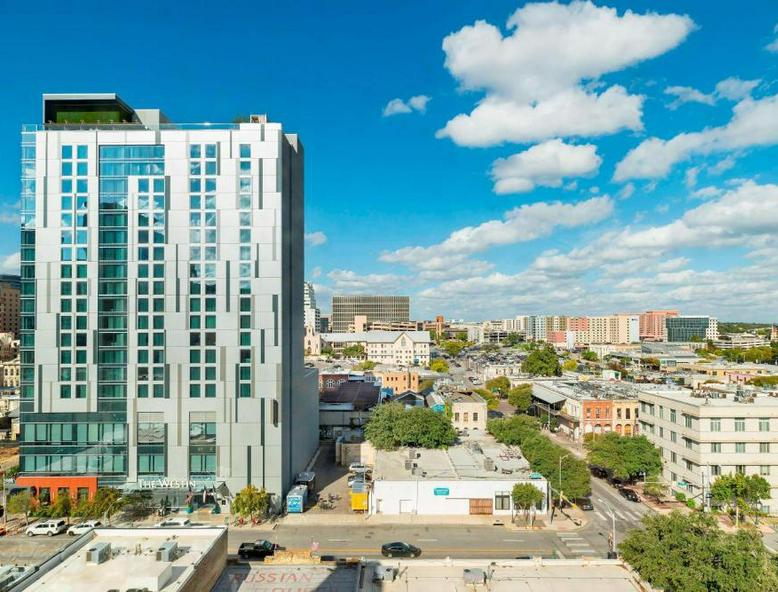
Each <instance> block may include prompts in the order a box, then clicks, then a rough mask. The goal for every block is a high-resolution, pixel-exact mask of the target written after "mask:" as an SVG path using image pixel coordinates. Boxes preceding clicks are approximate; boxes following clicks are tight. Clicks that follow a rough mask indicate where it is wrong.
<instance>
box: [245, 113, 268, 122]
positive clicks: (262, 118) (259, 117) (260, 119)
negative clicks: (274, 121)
mask: <svg viewBox="0 0 778 592" xmlns="http://www.w3.org/2000/svg"><path fill="white" fill-rule="evenodd" d="M249 123H267V113H262V114H261V115H256V114H253V115H249Z"/></svg>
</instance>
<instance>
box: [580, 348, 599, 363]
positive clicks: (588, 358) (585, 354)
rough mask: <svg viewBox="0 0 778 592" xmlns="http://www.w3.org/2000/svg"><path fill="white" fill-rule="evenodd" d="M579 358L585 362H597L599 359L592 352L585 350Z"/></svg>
mask: <svg viewBox="0 0 778 592" xmlns="http://www.w3.org/2000/svg"><path fill="white" fill-rule="evenodd" d="M581 358H583V359H584V360H586V361H587V362H598V361H599V360H600V358H598V357H597V354H596V353H594V352H593V351H592V350H590V349H587V350H585V351H584V352H583V353H582V354H581Z"/></svg>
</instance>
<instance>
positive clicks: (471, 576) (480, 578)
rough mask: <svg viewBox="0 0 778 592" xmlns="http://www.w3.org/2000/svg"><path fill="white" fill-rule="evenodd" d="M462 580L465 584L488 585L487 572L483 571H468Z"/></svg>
mask: <svg viewBox="0 0 778 592" xmlns="http://www.w3.org/2000/svg"><path fill="white" fill-rule="evenodd" d="M462 578H463V579H464V580H465V584H472V585H475V584H479V585H483V584H485V583H486V572H485V571H484V570H482V569H466V570H465V571H464V573H463V574H462Z"/></svg>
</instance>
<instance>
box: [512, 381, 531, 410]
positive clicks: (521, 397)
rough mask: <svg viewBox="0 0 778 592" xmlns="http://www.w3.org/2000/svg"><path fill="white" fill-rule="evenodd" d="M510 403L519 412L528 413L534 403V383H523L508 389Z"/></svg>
mask: <svg viewBox="0 0 778 592" xmlns="http://www.w3.org/2000/svg"><path fill="white" fill-rule="evenodd" d="M508 403H510V404H511V405H513V406H514V407H516V410H517V411H518V412H519V413H526V412H527V411H528V410H529V408H530V406H531V405H532V385H531V384H529V383H526V382H525V383H523V384H520V385H518V386H516V387H515V388H512V389H511V390H510V391H508Z"/></svg>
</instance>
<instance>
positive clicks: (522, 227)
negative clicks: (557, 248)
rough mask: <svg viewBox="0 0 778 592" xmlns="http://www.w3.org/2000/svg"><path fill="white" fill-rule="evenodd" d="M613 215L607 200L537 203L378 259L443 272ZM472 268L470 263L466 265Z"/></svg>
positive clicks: (603, 197)
mask: <svg viewBox="0 0 778 592" xmlns="http://www.w3.org/2000/svg"><path fill="white" fill-rule="evenodd" d="M612 212H613V202H612V201H611V199H610V198H609V197H607V196H602V197H593V198H591V199H588V200H586V201H581V202H577V203H573V204H570V203H562V202H551V203H547V202H539V203H534V204H525V205H522V206H519V207H517V208H513V209H512V210H509V211H507V212H506V213H505V215H504V216H503V219H502V220H489V221H487V222H483V223H482V224H479V225H478V226H466V227H464V228H460V229H458V230H456V231H454V232H452V233H451V234H450V235H449V236H448V238H446V240H444V241H443V242H441V243H438V244H436V245H431V246H428V247H420V246H416V247H404V248H402V249H397V250H396V251H390V252H384V253H382V254H381V256H380V259H381V261H384V262H386V263H400V264H404V265H408V266H410V267H413V268H415V269H422V270H443V269H448V268H451V267H452V266H454V265H462V264H464V263H465V262H468V261H470V260H469V259H467V257H468V256H469V255H472V254H474V253H480V252H483V251H486V250H487V249H490V248H492V247H496V246H500V245H510V244H516V243H523V242H528V241H532V240H535V239H537V238H540V237H543V236H548V235H549V234H551V233H552V232H553V231H554V230H555V229H556V228H559V227H562V228H574V227H577V226H585V225H588V224H594V223H596V222H600V221H602V220H604V219H605V218H607V217H608V216H610V215H611V213H612ZM468 264H469V265H472V262H470V263H468Z"/></svg>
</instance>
